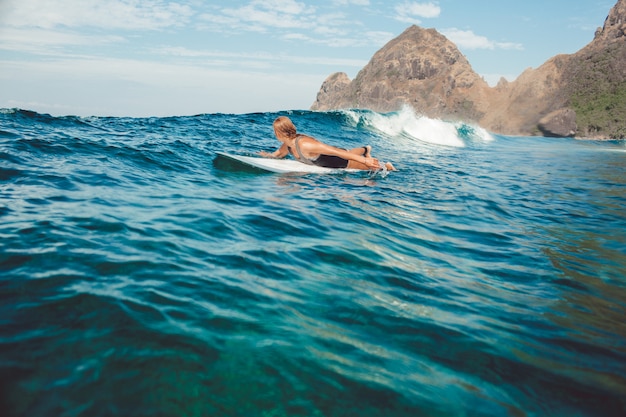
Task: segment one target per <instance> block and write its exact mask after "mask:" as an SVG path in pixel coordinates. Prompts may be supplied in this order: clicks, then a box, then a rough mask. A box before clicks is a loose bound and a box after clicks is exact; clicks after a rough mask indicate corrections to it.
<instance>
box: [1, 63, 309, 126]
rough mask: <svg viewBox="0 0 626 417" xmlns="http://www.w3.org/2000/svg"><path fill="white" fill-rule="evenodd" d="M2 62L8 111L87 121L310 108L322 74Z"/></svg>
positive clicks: (159, 65) (154, 65)
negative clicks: (20, 109) (24, 109)
mask: <svg viewBox="0 0 626 417" xmlns="http://www.w3.org/2000/svg"><path fill="white" fill-rule="evenodd" d="M1 65H2V67H3V72H2V73H0V90H2V91H3V94H2V97H0V107H6V106H8V107H27V108H29V109H31V110H35V111H39V110H43V111H52V112H54V113H55V114H68V113H70V112H71V113H74V114H77V115H81V116H89V115H113V116H152V115H155V116H167V115H178V114H198V113H205V112H206V113H212V112H233V113H242V112H243V113H246V112H255V111H277V110H285V109H306V108H308V107H309V106H310V105H311V103H312V101H313V98H314V97H315V93H316V91H317V90H318V89H319V86H320V84H321V77H320V76H319V75H315V74H306V73H305V74H293V73H284V72H276V71H275V72H271V73H253V72H251V71H249V70H246V71H243V70H233V69H232V68H226V69H210V68H207V67H205V66H202V65H197V64H188V65H180V64H170V63H164V62H161V61H152V62H148V61H139V60H134V59H116V58H86V59H81V60H75V59H72V60H68V59H59V60H50V61H46V62H31V61H14V62H7V61H5V62H2V64H1ZM277 85H281V86H282V88H281V90H282V93H281V94H280V95H277V94H276V86H277ZM24 86H28V88H26V89H25V87H24ZM96 86H97V87H98V88H106V90H107V92H108V94H102V95H100V96H99V97H98V99H97V100H94V97H93V92H94V89H95V88H96ZM26 90H28V91H37V96H38V98H36V99H33V98H31V97H30V96H29V95H28V94H24V91H26ZM18 97H19V98H18ZM225 97H228V98H229V99H228V100H225V99H224V98H225ZM29 103H30V104H29ZM33 103H39V104H38V105H35V104H33ZM43 106H47V107H48V108H44V107H43Z"/></svg>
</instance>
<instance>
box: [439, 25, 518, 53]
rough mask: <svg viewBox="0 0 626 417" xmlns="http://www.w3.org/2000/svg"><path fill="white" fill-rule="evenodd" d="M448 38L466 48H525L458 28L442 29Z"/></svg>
mask: <svg viewBox="0 0 626 417" xmlns="http://www.w3.org/2000/svg"><path fill="white" fill-rule="evenodd" d="M441 33H443V34H444V35H445V36H446V37H447V38H448V39H450V40H451V41H452V42H454V43H455V44H456V45H457V46H458V47H460V48H466V49H514V50H523V49H524V46H523V45H522V44H519V43H513V42H495V41H492V40H489V39H488V38H487V37H485V36H481V35H477V34H475V33H474V32H473V31H471V30H461V29H456V28H450V29H443V30H441Z"/></svg>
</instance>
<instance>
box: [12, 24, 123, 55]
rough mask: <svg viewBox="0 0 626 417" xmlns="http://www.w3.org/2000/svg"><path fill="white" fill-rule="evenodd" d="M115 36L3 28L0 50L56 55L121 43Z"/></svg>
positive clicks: (120, 39) (120, 38) (121, 38)
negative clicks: (68, 49) (66, 50)
mask: <svg viewBox="0 0 626 417" xmlns="http://www.w3.org/2000/svg"><path fill="white" fill-rule="evenodd" d="M123 42H125V39H124V38H123V37H121V36H116V35H85V34H76V33H73V32H69V31H61V30H53V29H42V28H5V29H4V30H2V31H0V50H5V51H13V52H26V53H34V54H39V55H58V54H59V51H60V50H61V49H62V48H63V47H67V46H90V47H93V46H101V45H107V44H113V43H123Z"/></svg>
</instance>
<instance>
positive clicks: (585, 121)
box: [570, 43, 626, 139]
mask: <svg viewBox="0 0 626 417" xmlns="http://www.w3.org/2000/svg"><path fill="white" fill-rule="evenodd" d="M620 56H626V48H625V47H624V45H623V43H616V44H614V45H612V47H609V48H607V49H606V50H604V51H603V52H602V53H599V54H598V53H595V54H592V55H588V56H586V57H584V58H583V59H582V60H580V61H578V62H577V68H575V69H574V72H575V74H574V77H573V82H572V83H571V85H572V86H574V87H575V90H574V91H572V92H571V95H570V106H571V107H572V109H573V110H574V111H575V112H576V124H577V125H578V136H585V137H604V138H607V139H623V138H626V80H625V79H624V69H623V68H622V67H621V65H623V64H624V62H626V59H616V58H617V57H620Z"/></svg>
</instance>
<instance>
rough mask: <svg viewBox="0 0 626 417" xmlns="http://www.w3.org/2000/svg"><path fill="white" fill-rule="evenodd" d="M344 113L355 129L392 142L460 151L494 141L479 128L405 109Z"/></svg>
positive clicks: (350, 111)
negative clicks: (475, 142) (471, 144)
mask: <svg viewBox="0 0 626 417" xmlns="http://www.w3.org/2000/svg"><path fill="white" fill-rule="evenodd" d="M343 113H344V114H345V115H346V116H347V117H348V118H349V119H350V120H351V121H352V122H353V123H354V125H355V126H356V125H363V126H365V127H366V128H369V129H372V130H374V131H376V132H379V133H382V134H383V135H385V136H388V137H392V138H394V137H405V138H409V139H415V140H418V141H421V142H426V143H431V144H434V145H441V146H452V147H463V146H465V145H466V140H478V141H484V142H488V141H491V140H493V136H492V135H491V134H489V132H487V131H486V130H485V129H483V128H481V127H477V126H471V125H466V124H463V123H452V122H446V121H443V120H440V119H431V118H428V117H426V116H419V115H417V114H415V111H414V110H413V109H412V108H410V107H408V106H406V107H404V108H403V109H402V110H400V111H398V112H393V113H384V114H383V113H376V112H370V111H363V110H344V111H343ZM459 131H462V132H464V133H459Z"/></svg>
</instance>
